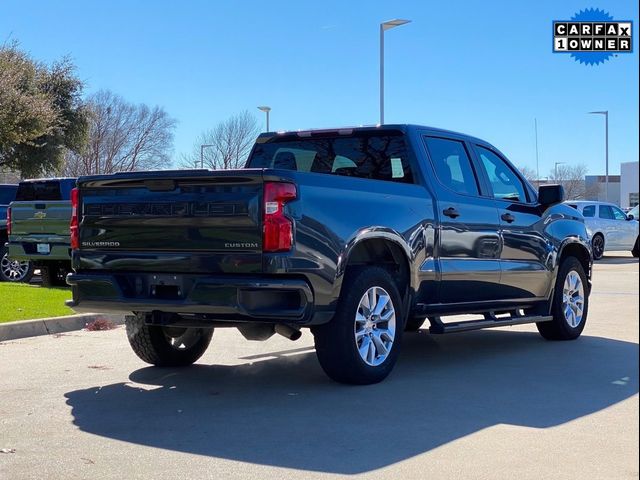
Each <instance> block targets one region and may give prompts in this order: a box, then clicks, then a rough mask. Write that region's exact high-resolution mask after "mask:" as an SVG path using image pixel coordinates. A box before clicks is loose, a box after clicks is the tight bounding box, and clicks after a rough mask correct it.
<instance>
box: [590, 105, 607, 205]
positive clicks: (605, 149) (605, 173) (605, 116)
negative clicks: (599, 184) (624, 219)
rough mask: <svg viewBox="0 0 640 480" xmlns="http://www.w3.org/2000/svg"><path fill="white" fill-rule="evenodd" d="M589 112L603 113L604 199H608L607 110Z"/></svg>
mask: <svg viewBox="0 0 640 480" xmlns="http://www.w3.org/2000/svg"><path fill="white" fill-rule="evenodd" d="M589 114H595V115H604V161H605V172H604V201H605V202H608V201H609V110H604V111H601V112H589Z"/></svg>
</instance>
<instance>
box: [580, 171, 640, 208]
mask: <svg viewBox="0 0 640 480" xmlns="http://www.w3.org/2000/svg"><path fill="white" fill-rule="evenodd" d="M606 185H607V181H606V177H605V176H604V175H587V176H585V177H584V186H585V192H586V199H587V200H597V201H600V202H605V201H609V202H611V203H615V204H616V205H619V206H620V207H622V208H630V207H635V206H636V205H638V203H639V200H638V191H639V190H640V189H639V188H638V162H626V163H621V164H620V175H609V188H608V189H607V187H606ZM607 190H608V191H607Z"/></svg>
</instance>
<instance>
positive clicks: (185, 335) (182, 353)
mask: <svg viewBox="0 0 640 480" xmlns="http://www.w3.org/2000/svg"><path fill="white" fill-rule="evenodd" d="M125 324H126V327H127V337H128V338H129V344H130V345H131V348H132V349H133V351H134V352H135V354H136V355H137V356H138V357H139V358H140V359H141V360H142V361H144V362H147V363H150V364H152V365H155V366H157V367H184V366H187V365H191V364H192V363H194V362H195V361H196V360H198V359H199V358H200V357H201V356H202V355H203V354H204V352H205V351H206V350H207V347H208V346H209V343H211V337H212V336H213V328H182V327H168V326H167V327H163V326H156V325H147V324H146V323H145V321H144V316H142V315H136V316H133V317H127V319H126V322H125Z"/></svg>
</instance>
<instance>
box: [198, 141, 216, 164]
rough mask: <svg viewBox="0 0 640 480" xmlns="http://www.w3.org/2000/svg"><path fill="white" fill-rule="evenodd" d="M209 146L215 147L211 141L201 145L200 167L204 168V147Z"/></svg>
mask: <svg viewBox="0 0 640 480" xmlns="http://www.w3.org/2000/svg"><path fill="white" fill-rule="evenodd" d="M207 147H213V145H212V144H211V143H207V144H205V145H200V168H204V149H205V148H207Z"/></svg>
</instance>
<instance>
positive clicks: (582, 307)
mask: <svg viewBox="0 0 640 480" xmlns="http://www.w3.org/2000/svg"><path fill="white" fill-rule="evenodd" d="M588 288H589V286H588V283H587V276H586V274H585V273H584V268H582V264H581V263H580V262H579V261H578V259H577V258H575V257H567V258H566V259H565V260H564V261H563V262H562V264H561V265H560V269H559V271H558V277H557V278H556V285H555V289H554V292H553V300H552V302H553V303H552V305H551V314H552V316H553V320H551V321H549V322H540V323H537V324H536V326H537V327H538V331H539V332H540V335H542V336H543V337H544V338H546V339H547V340H574V339H576V338H578V337H579V336H580V334H581V333H582V330H584V326H585V324H586V322H587V313H588V310H589V293H588Z"/></svg>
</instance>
